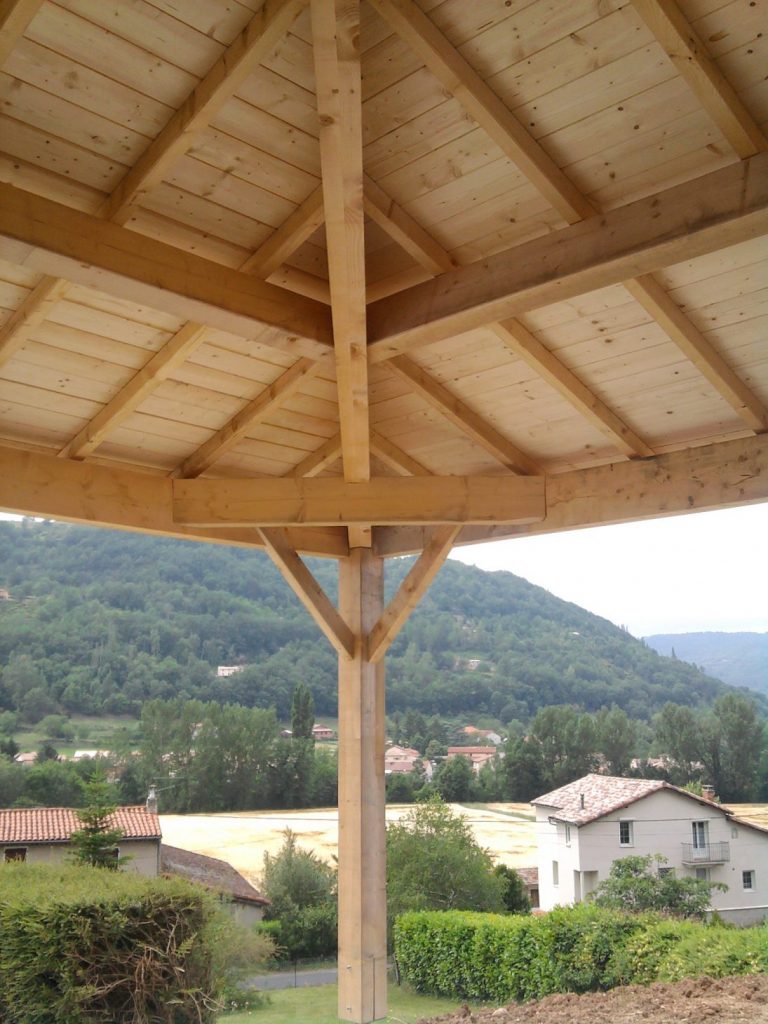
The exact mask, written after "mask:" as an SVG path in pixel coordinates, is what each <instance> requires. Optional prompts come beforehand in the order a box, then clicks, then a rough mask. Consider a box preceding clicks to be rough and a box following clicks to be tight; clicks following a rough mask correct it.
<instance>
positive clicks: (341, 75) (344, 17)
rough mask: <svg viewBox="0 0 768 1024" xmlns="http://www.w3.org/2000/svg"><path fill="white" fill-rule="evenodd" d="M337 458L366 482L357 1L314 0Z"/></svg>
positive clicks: (353, 476) (351, 478) (349, 476)
mask: <svg viewBox="0 0 768 1024" xmlns="http://www.w3.org/2000/svg"><path fill="white" fill-rule="evenodd" d="M311 11H312V38H313V51H314V58H315V79H316V81H317V110H318V115H319V119H320V163H321V167H322V171H323V203H324V208H325V231H326V236H327V239H328V271H329V278H330V286H331V312H332V316H333V337H334V348H335V352H336V379H337V390H338V401H339V421H340V425H341V441H342V449H341V451H342V461H343V465H344V476H345V478H346V479H347V480H348V481H359V480H367V479H368V478H369V477H370V472H371V469H370V451H369V442H368V433H369V427H368V359H367V350H366V308H365V303H366V296H365V237H364V212H363V119H362V106H361V93H362V86H361V75H360V6H359V0H311Z"/></svg>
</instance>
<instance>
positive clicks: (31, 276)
mask: <svg viewBox="0 0 768 1024" xmlns="http://www.w3.org/2000/svg"><path fill="white" fill-rule="evenodd" d="M0 281H2V282H3V284H4V285H13V286H14V287H18V288H20V289H21V291H20V292H17V293H16V294H17V295H19V296H21V299H24V298H26V296H27V294H28V293H29V292H30V291H31V290H32V289H33V288H34V287H35V286H36V285H37V284H39V282H40V274H38V273H37V272H36V271H34V270H28V269H27V268H26V267H22V266H19V264H18V263H11V262H9V261H8V260H0ZM19 301H21V300H19ZM16 305H18V302H17V303H16ZM13 308H14V309H15V308H16V306H14V307H13Z"/></svg>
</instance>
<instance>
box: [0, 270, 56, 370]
mask: <svg viewBox="0 0 768 1024" xmlns="http://www.w3.org/2000/svg"><path fill="white" fill-rule="evenodd" d="M66 287H67V282H66V281H61V280H60V279H59V278H56V277H48V276H44V277H43V279H42V280H41V281H39V282H38V283H37V284H36V285H35V287H34V288H33V289H32V291H31V292H30V293H29V295H28V296H27V297H26V299H24V301H23V302H22V304H21V305H20V306H19V308H18V309H17V310H16V311H15V312H14V313H13V314H12V315H11V317H10V318H9V319H8V321H7V322H6V323H5V324H3V326H2V327H0V366H2V365H3V363H6V362H8V360H9V359H11V358H12V357H13V356H14V355H15V354H16V353H17V352H18V351H19V349H20V348H22V347H23V346H24V344H25V343H26V341H27V339H28V338H29V336H30V334H32V333H33V331H35V330H37V328H38V327H39V326H40V324H42V323H43V322H44V321H45V320H47V319H48V317H49V316H50V314H51V310H52V309H53V308H54V307H55V306H56V304H57V303H58V302H59V300H60V299H61V297H62V296H63V294H64V292H65V290H66Z"/></svg>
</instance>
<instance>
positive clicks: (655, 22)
mask: <svg viewBox="0 0 768 1024" xmlns="http://www.w3.org/2000/svg"><path fill="white" fill-rule="evenodd" d="M632 3H633V6H634V8H635V10H636V11H637V13H638V14H639V15H640V17H641V18H642V19H643V21H644V22H645V24H646V25H647V26H648V28H649V29H650V30H651V32H652V33H653V34H654V36H655V37H656V39H657V40H658V41H659V43H660V44H661V46H662V48H663V49H664V51H665V52H666V54H667V56H668V57H669V58H670V60H671V61H672V63H673V64H674V65H675V68H676V69H677V71H678V73H679V74H680V75H681V76H682V77H683V78H684V79H685V81H686V82H687V83H688V85H689V87H690V88H691V90H692V91H693V93H694V95H695V96H696V98H697V99H698V101H699V102H700V103H701V105H702V107H704V109H705V110H706V111H707V113H708V114H709V115H710V117H711V118H712V120H713V121H714V122H715V124H716V125H717V127H718V128H719V129H720V131H721V132H722V133H723V135H724V136H725V138H726V139H727V140H728V142H729V143H730V145H731V146H732V147H733V149H734V151H735V152H736V153H737V154H738V155H739V156H740V157H741V158H742V159H744V158H745V157H748V156H754V154H755V153H760V152H765V151H766V150H768V139H766V137H765V135H764V134H763V132H762V131H761V130H760V127H759V126H758V124H757V122H756V121H755V119H754V118H753V117H752V115H751V114H750V113H749V111H748V110H747V108H746V107H745V106H744V104H743V103H742V102H741V100H740V99H739V97H738V95H737V93H736V91H735V89H734V88H733V87H732V86H731V85H730V83H729V82H728V80H727V79H726V78H725V76H724V75H723V73H722V72H721V71H720V69H719V67H718V66H717V64H716V63H715V61H714V60H713V59H712V58H711V57H710V56H709V54H708V53H707V48H706V46H705V44H704V43H703V42H702V40H701V39H700V38H699V36H698V35H697V33H696V31H695V29H693V27H692V26H691V25H690V24H689V23H688V21H687V19H686V17H685V15H684V14H683V12H682V11H681V10H680V8H679V7H678V5H677V3H675V0H632Z"/></svg>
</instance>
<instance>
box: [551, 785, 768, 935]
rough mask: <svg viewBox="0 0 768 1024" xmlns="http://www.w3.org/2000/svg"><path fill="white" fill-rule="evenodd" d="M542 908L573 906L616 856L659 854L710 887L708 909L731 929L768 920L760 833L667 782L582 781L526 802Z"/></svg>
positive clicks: (767, 844) (766, 834) (765, 856)
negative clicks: (532, 814) (722, 888)
mask: <svg viewBox="0 0 768 1024" xmlns="http://www.w3.org/2000/svg"><path fill="white" fill-rule="evenodd" d="M533 804H534V806H535V808H536V833H537V840H538V867H539V895H540V901H541V907H542V909H543V910H550V909H551V908H552V907H554V906H557V905H558V904H560V905H567V904H570V903H578V902H580V901H581V900H582V899H584V897H585V896H586V895H587V894H588V893H590V892H591V891H592V890H593V889H594V888H595V887H596V886H597V885H598V883H599V882H601V881H603V880H604V879H605V878H607V877H608V874H609V872H610V870H611V865H612V863H613V862H614V861H615V860H618V859H619V858H621V857H628V856H632V855H641V856H644V855H646V854H661V855H662V856H663V857H666V858H667V864H666V865H664V866H663V867H661V868H660V870H669V869H672V870H674V871H675V872H676V873H677V875H678V876H682V875H690V876H692V877H696V878H706V879H707V880H709V881H712V882H724V883H725V884H726V885H727V886H728V890H727V892H719V891H716V892H714V893H713V895H712V908H713V909H714V910H716V911H717V912H718V913H719V914H720V915H721V916H722V917H723V918H724V919H725V920H727V921H730V922H732V923H735V924H752V923H755V922H757V921H762V920H763V919H764V918H765V917H766V916H768V829H764V828H761V827H760V826H759V825H754V824H752V823H751V822H748V821H744V820H743V819H741V818H737V817H735V816H734V814H733V812H732V811H730V810H729V809H728V808H727V807H721V806H720V804H717V803H714V802H713V801H712V800H708V799H705V798H704V797H699V796H695V795H694V794H692V793H689V792H687V791H686V790H683V789H678V788H677V786H672V785H670V784H669V783H668V782H661V781H658V780H655V779H624V778H614V777H611V776H607V775H585V776H584V778H582V779H578V780H577V781H576V782H571V783H569V784H568V785H567V786H562V787H561V788H560V789H556V790H553V791H552V792H551V793H545V794H544V796H540V797H538V798H537V799H536V800H534V801H533Z"/></svg>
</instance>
